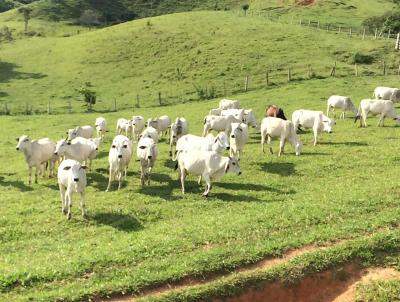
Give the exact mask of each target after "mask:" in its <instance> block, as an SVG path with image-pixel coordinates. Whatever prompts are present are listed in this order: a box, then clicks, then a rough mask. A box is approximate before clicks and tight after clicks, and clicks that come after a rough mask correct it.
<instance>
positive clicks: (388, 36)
mask: <svg viewBox="0 0 400 302" xmlns="http://www.w3.org/2000/svg"><path fill="white" fill-rule="evenodd" d="M390 33H391V30H390V29H389V32H388V35H387V38H388V40H389V39H390Z"/></svg>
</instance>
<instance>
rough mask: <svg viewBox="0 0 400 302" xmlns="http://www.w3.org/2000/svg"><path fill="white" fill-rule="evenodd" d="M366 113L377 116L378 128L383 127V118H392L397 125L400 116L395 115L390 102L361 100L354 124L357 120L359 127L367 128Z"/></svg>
mask: <svg viewBox="0 0 400 302" xmlns="http://www.w3.org/2000/svg"><path fill="white" fill-rule="evenodd" d="M368 113H372V114H374V115H379V121H378V126H382V127H383V126H384V121H385V117H388V118H392V119H394V120H395V121H396V123H397V124H400V115H398V114H397V112H396V109H395V108H394V104H393V102H392V101H389V100H371V99H364V100H362V101H361V102H360V107H359V109H358V114H357V116H356V119H355V121H354V122H356V121H357V119H360V127H367V117H368Z"/></svg>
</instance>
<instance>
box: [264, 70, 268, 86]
mask: <svg viewBox="0 0 400 302" xmlns="http://www.w3.org/2000/svg"><path fill="white" fill-rule="evenodd" d="M265 80H266V81H267V86H269V71H268V69H267V71H266V73H265Z"/></svg>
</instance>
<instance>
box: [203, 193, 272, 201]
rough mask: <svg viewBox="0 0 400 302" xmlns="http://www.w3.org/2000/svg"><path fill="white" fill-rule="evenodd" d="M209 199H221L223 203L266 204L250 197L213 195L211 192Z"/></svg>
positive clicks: (227, 194) (223, 194) (224, 194)
mask: <svg viewBox="0 0 400 302" xmlns="http://www.w3.org/2000/svg"><path fill="white" fill-rule="evenodd" d="M207 199H219V200H222V201H237V202H266V200H261V199H258V198H256V197H253V196H250V195H241V194H229V193H213V191H211V192H210V197H208V198H207Z"/></svg>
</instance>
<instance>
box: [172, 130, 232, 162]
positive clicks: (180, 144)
mask: <svg viewBox="0 0 400 302" xmlns="http://www.w3.org/2000/svg"><path fill="white" fill-rule="evenodd" d="M229 149H230V147H229V139H228V136H227V135H226V134H225V132H220V133H218V135H217V136H215V137H214V135H212V134H211V133H210V134H208V135H207V136H206V137H202V136H197V135H193V134H186V135H184V136H182V137H181V138H180V139H178V141H177V143H176V153H177V152H179V151H184V150H198V151H215V152H217V153H219V154H223V153H224V151H225V150H229ZM173 160H174V161H176V158H174V159H173Z"/></svg>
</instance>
